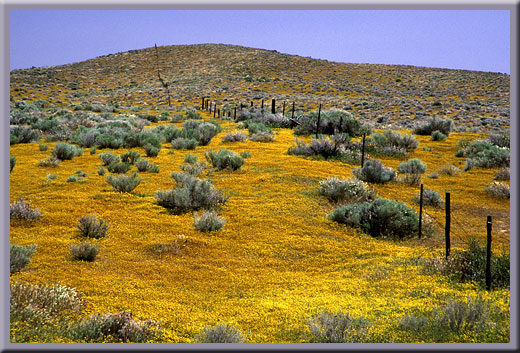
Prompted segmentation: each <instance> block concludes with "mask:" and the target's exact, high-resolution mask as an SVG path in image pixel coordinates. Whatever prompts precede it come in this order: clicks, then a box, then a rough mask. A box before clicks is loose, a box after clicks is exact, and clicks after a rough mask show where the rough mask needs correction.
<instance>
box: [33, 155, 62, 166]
mask: <svg viewBox="0 0 520 353" xmlns="http://www.w3.org/2000/svg"><path fill="white" fill-rule="evenodd" d="M60 162H61V161H60V160H59V159H58V158H56V157H53V156H51V157H49V158H47V159H45V160H42V159H40V160H39V161H38V165H39V166H40V167H52V168H56V167H58V166H59V165H60Z"/></svg>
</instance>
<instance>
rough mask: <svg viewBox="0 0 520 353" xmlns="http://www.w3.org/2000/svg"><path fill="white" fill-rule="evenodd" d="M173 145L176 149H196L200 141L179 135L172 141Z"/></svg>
mask: <svg viewBox="0 0 520 353" xmlns="http://www.w3.org/2000/svg"><path fill="white" fill-rule="evenodd" d="M171 145H172V148H174V149H176V150H194V149H195V148H197V146H198V145H199V142H198V141H197V140H196V139H193V138H184V137H178V138H176V139H175V140H173V141H172V142H171Z"/></svg>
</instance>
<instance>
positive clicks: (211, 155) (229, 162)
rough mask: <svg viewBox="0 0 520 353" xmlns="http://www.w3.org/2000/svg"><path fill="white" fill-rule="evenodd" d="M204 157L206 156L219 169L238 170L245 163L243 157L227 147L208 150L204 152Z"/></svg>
mask: <svg viewBox="0 0 520 353" xmlns="http://www.w3.org/2000/svg"><path fill="white" fill-rule="evenodd" d="M204 157H206V159H207V160H208V162H209V163H211V165H212V166H213V167H214V168H216V169H218V170H224V169H231V170H237V169H239V168H240V167H242V165H243V164H244V159H243V158H242V157H240V156H239V155H238V154H236V153H235V152H233V151H230V150H227V149H225V148H224V149H221V150H219V151H217V152H215V151H208V152H206V153H204Z"/></svg>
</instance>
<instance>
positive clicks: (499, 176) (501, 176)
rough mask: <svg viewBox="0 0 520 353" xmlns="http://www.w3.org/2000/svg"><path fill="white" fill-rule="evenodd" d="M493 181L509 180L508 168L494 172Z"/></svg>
mask: <svg viewBox="0 0 520 353" xmlns="http://www.w3.org/2000/svg"><path fill="white" fill-rule="evenodd" d="M494 179H495V180H509V179H510V171H509V168H500V169H499V170H497V171H496V172H495V176H494Z"/></svg>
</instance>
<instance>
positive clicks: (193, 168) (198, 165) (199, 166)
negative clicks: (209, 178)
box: [180, 162, 207, 177]
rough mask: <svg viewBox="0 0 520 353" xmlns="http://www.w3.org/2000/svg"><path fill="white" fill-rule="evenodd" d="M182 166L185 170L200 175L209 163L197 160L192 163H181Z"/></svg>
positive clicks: (196, 175)
mask: <svg viewBox="0 0 520 353" xmlns="http://www.w3.org/2000/svg"><path fill="white" fill-rule="evenodd" d="M180 167H181V170H182V171H183V172H185V173H188V174H191V175H193V176H195V177H198V176H199V175H201V174H202V173H203V172H204V170H205V169H206V167H207V165H206V163H204V162H195V163H190V164H181V166H180Z"/></svg>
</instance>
